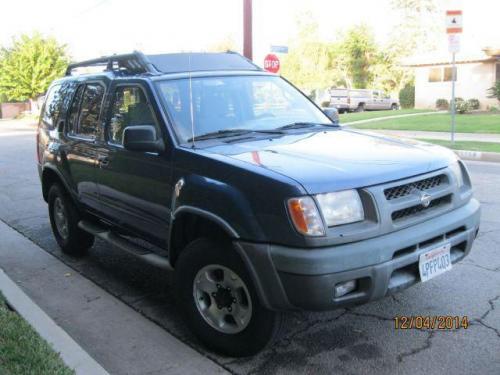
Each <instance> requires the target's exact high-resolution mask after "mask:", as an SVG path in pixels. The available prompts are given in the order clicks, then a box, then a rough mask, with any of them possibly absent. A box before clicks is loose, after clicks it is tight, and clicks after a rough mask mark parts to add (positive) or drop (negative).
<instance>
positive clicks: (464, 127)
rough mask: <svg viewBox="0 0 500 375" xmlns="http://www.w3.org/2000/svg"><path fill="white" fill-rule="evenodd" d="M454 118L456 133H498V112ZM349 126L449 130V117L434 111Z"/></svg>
mask: <svg viewBox="0 0 500 375" xmlns="http://www.w3.org/2000/svg"><path fill="white" fill-rule="evenodd" d="M456 119H457V120H456V131H457V132H458V133H500V114H498V113H492V114H490V113H481V114H466V115H457V117H456ZM351 126H353V127H356V128H359V129H387V130H422V131H435V132H449V131H450V128H451V117H450V115H449V114H447V113H436V114H432V115H422V116H413V117H404V118H397V119H387V120H380V121H375V122H371V123H366V124H359V125H355V124H352V125H351Z"/></svg>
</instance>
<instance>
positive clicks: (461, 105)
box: [455, 100, 470, 115]
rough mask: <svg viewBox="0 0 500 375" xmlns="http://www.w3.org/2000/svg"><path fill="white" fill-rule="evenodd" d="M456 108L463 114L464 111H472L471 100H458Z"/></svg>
mask: <svg viewBox="0 0 500 375" xmlns="http://www.w3.org/2000/svg"><path fill="white" fill-rule="evenodd" d="M455 108H456V110H457V112H458V113H460V114H461V115H463V114H464V113H467V112H469V111H470V105H469V101H465V100H460V101H456V105H455Z"/></svg>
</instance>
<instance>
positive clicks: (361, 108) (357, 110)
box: [356, 103, 365, 112]
mask: <svg viewBox="0 0 500 375" xmlns="http://www.w3.org/2000/svg"><path fill="white" fill-rule="evenodd" d="M364 111H365V103H359V104H358V108H356V112H364Z"/></svg>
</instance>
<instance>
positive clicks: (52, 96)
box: [42, 85, 63, 129]
mask: <svg viewBox="0 0 500 375" xmlns="http://www.w3.org/2000/svg"><path fill="white" fill-rule="evenodd" d="M62 91H63V90H62V89H61V85H54V86H52V87H51V88H50V89H49V91H48V92H47V95H46V98H45V105H44V107H43V113H42V122H43V124H44V126H45V127H47V128H49V129H53V128H54V126H55V125H56V121H57V119H58V117H59V113H60V111H61V104H62V101H63V95H62Z"/></svg>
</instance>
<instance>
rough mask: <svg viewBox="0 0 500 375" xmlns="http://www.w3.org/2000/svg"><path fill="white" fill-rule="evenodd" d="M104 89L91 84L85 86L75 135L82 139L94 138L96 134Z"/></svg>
mask: <svg viewBox="0 0 500 375" xmlns="http://www.w3.org/2000/svg"><path fill="white" fill-rule="evenodd" d="M103 96H104V87H102V86H101V85H99V84H96V83H91V84H88V85H86V86H85V90H84V91H83V98H82V104H81V106H80V117H79V121H78V129H77V131H76V134H77V135H79V136H83V137H94V136H95V134H96V132H97V127H98V122H99V114H100V113H101V105H102V98H103Z"/></svg>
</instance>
